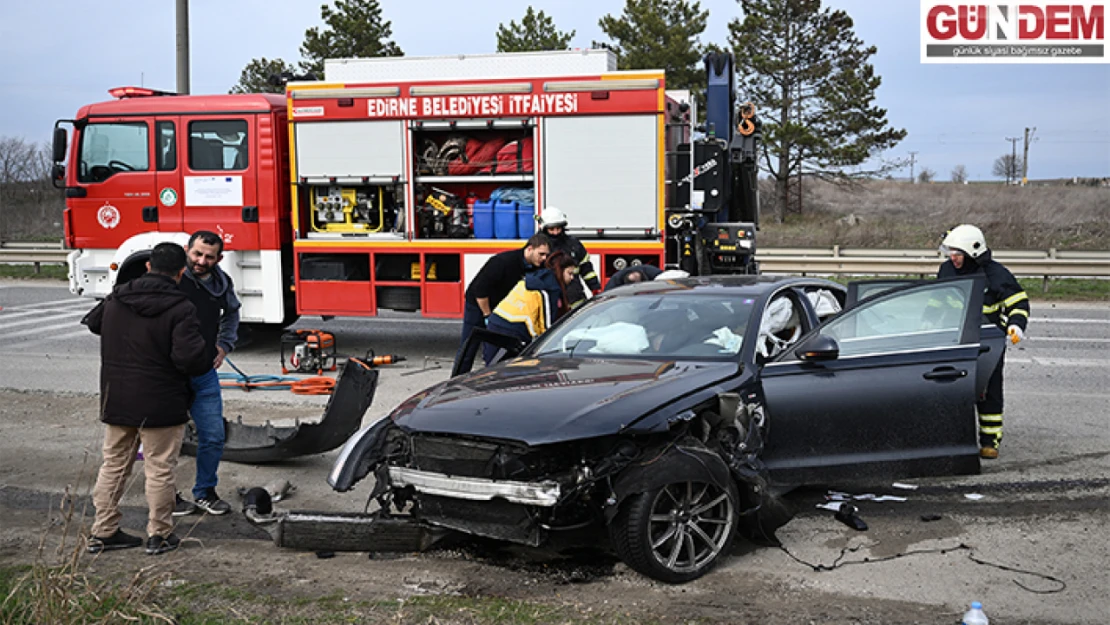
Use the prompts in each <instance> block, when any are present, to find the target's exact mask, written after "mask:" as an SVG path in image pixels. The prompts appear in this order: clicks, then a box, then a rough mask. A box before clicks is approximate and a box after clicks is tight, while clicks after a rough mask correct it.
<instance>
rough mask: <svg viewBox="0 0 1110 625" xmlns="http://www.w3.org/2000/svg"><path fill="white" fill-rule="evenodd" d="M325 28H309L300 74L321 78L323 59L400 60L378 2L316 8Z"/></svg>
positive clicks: (350, 0)
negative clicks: (388, 58)
mask: <svg viewBox="0 0 1110 625" xmlns="http://www.w3.org/2000/svg"><path fill="white" fill-rule="evenodd" d="M320 18H321V19H322V20H323V21H324V23H325V24H326V25H327V26H325V27H324V28H323V29H320V28H317V27H312V28H309V29H308V30H306V31H305V33H304V43H303V44H301V56H302V57H304V60H303V61H301V64H300V66H301V70H302V71H305V72H312V73H314V74H316V75H317V76H318V77H321V78H322V77H323V76H324V59H349V58H370V57H378V56H402V55H403V54H404V53H403V52H402V51H401V48H400V47H399V46H398V45H397V44H396V43H394V42H393V41H392V40H390V39H389V38H390V37H391V36H393V24H392V23H391V22H389V21H386V20H384V19H382V8H381V5H380V3H379V2H378V0H336V1H335V8H332V7H330V6H328V5H326V4H325V5H323V6H321V7H320Z"/></svg>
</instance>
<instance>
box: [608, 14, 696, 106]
mask: <svg viewBox="0 0 1110 625" xmlns="http://www.w3.org/2000/svg"><path fill="white" fill-rule="evenodd" d="M708 17H709V11H703V10H702V8H701V3H699V2H696V1H695V2H688V1H687V0H625V4H624V12H623V14H622V15H621V16H620V17H613V16H612V15H606V16H604V17H602V18H601V19H600V20H599V21H598V25H599V26H601V30H602V32H604V33H605V34H606V35H608V37H609V38H610V39H611V40H613V43H612V44H608V45H606V47H608V48H610V49H612V50H613V51H615V52H616V53H617V55H618V66H619V67H620V68H621V69H663V70H666V72H667V88H668V89H690V90H691V91H692V92H693V93H694V94H696V95H699V96H700V95H701V94H702V93H703V92H704V91H705V83H706V78H705V72H704V70H703V69H702V68H700V67H699V63H700V62H701V60H702V57H703V56H704V54H705V50H706V47H705V46H704V45H703V44H702V43H701V41H700V37H701V34H702V33H703V32H705V25H706V18H708ZM595 45H597V44H596V43H595Z"/></svg>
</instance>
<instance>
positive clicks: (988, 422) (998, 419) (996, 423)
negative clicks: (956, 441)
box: [979, 414, 1002, 439]
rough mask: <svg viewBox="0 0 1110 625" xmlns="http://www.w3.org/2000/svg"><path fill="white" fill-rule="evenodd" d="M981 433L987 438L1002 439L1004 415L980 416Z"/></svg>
mask: <svg viewBox="0 0 1110 625" xmlns="http://www.w3.org/2000/svg"><path fill="white" fill-rule="evenodd" d="M979 433H980V434H984V435H986V436H992V437H994V438H996V439H1001V438H1002V415H1000V414H981V415H979Z"/></svg>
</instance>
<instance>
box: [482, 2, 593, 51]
mask: <svg viewBox="0 0 1110 625" xmlns="http://www.w3.org/2000/svg"><path fill="white" fill-rule="evenodd" d="M574 33H575V31H573V30H572V31H570V32H569V33H568V32H563V31H561V30H559V29H558V28H556V27H555V21H554V20H552V19H551V18H550V17H549V16H547V15H545V14H544V12H543V11H539V12H535V11H533V10H532V7H531V6H529V7H528V11H527V12H525V14H524V18H523V19H521V20H520V24H517V23H516V22H515V21H512V20H509V25H508V26H505V25H504V24H499V25H498V26H497V51H498V52H532V51H535V50H566V49H567V47H568V45H569V44H570V40H571V39H573V38H574Z"/></svg>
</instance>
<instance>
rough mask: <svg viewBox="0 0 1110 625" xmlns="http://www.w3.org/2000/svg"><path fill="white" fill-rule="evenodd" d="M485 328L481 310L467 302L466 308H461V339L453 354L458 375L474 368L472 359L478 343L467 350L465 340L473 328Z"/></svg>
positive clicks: (475, 353) (484, 319) (475, 354)
mask: <svg viewBox="0 0 1110 625" xmlns="http://www.w3.org/2000/svg"><path fill="white" fill-rule="evenodd" d="M485 327H486V316H485V315H483V314H482V309H481V308H478V305H477V304H473V303H471V302H467V303H466V307H465V308H463V327H462V339H461V341H460V343H459V349H458V351H457V352H455V369H457V370H458V372H459V373H460V374H463V373H469V372H470V370H471V369H473V368H474V358H475V357H477V355H478V343H472V344H471V345H470V349H467V348H466V339H468V338H470V333H471V332H472V331H473V330H474V328H485Z"/></svg>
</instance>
